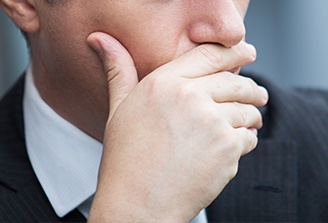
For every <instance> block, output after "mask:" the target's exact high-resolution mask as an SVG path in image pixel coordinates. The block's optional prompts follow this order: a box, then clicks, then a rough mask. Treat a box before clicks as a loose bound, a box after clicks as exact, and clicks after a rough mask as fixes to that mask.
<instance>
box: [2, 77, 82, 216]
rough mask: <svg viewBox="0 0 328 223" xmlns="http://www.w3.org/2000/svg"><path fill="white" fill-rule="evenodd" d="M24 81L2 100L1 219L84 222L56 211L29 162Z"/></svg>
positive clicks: (75, 212) (76, 214)
mask: <svg viewBox="0 0 328 223" xmlns="http://www.w3.org/2000/svg"><path fill="white" fill-rule="evenodd" d="M23 86H24V80H23V78H21V79H20V80H19V82H18V84H17V85H16V86H15V88H14V89H13V90H12V91H11V92H9V94H7V96H6V97H5V98H4V99H3V100H2V101H1V103H0V222H84V221H85V218H84V217H83V216H82V215H81V214H80V213H79V212H78V211H73V212H72V213H70V214H69V215H67V216H66V217H65V218H63V219H60V218H58V217H57V216H56V214H55V213H54V211H53V209H52V207H51V205H50V203H49V202H48V199H47V198H46V196H45V194H44V192H43V190H42V188H41V186H40V184H39V182H38V180H37V179H36V176H35V175H34V172H33V170H32V167H31V165H30V163H29V160H28V157H27V153H26V149H25V139H24V128H23V120H22V117H23V116H22V95H23Z"/></svg>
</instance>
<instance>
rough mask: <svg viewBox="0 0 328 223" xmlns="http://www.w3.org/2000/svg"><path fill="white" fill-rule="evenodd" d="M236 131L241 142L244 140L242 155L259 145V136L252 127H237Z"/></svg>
mask: <svg viewBox="0 0 328 223" xmlns="http://www.w3.org/2000/svg"><path fill="white" fill-rule="evenodd" d="M235 133H236V135H237V137H238V138H239V140H240V142H242V145H241V147H240V148H241V149H242V150H241V156H243V155H246V154H247V153H249V152H251V151H252V150H253V149H254V148H255V147H256V146H257V143H258V138H257V135H256V134H254V131H253V130H252V129H247V128H237V129H235Z"/></svg>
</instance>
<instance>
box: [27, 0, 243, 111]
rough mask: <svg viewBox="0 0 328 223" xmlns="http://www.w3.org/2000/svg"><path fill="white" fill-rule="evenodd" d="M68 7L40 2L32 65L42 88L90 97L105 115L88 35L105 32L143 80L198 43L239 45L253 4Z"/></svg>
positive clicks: (119, 1) (199, 0)
mask: <svg viewBox="0 0 328 223" xmlns="http://www.w3.org/2000/svg"><path fill="white" fill-rule="evenodd" d="M65 2H66V3H64V4H63V5H58V6H49V5H47V4H46V3H44V1H39V2H37V5H36V6H37V7H36V8H37V10H38V16H39V18H40V31H39V32H38V33H35V34H32V35H31V36H30V37H31V38H30V39H31V47H32V60H34V62H35V63H36V64H38V65H37V66H35V67H39V68H38V69H35V70H36V72H38V71H39V72H40V73H46V74H48V77H47V78H46V79H44V78H43V80H42V84H44V83H45V81H49V80H50V81H49V82H50V83H51V85H52V86H56V85H57V87H55V88H57V91H58V89H59V88H62V89H63V90H62V92H64V91H67V92H66V93H63V95H64V94H65V95H67V97H70V96H71V97H72V98H74V97H75V98H76V97H81V98H83V99H84V101H88V97H89V98H91V97H92V98H93V99H92V103H93V104H94V105H93V107H95V109H96V110H98V111H101V110H103V111H105V110H106V109H108V108H107V107H108V106H107V105H108V104H107V103H105V102H107V95H106V94H107V85H106V81H105V78H104V74H103V71H102V65H101V63H100V60H99V58H98V56H97V55H96V54H95V53H94V52H93V50H91V48H90V47H89V46H88V45H87V43H86V39H87V37H88V35H90V34H91V33H92V32H95V31H102V32H105V33H108V34H110V35H111V36H113V37H114V38H116V39H117V40H119V41H120V42H121V43H122V45H123V46H125V48H126V49H127V50H128V51H129V52H130V54H131V56H132V58H133V60H134V62H135V65H136V67H137V71H138V75H139V79H141V78H143V77H144V76H145V75H147V74H148V73H150V72H151V71H153V70H154V69H156V68H157V67H159V66H161V65H163V64H165V63H166V62H168V61H170V60H172V59H174V58H176V57H178V56H179V55H181V54H183V53H185V52H187V51H189V50H191V49H192V48H194V47H196V46H197V45H199V44H202V43H209V42H211V43H218V44H221V45H224V46H226V47H230V46H233V45H236V44H237V43H239V42H240V41H241V40H242V39H243V38H244V35H245V29H244V25H243V17H244V15H245V13H246V10H247V6H248V3H249V0H87V1H84V0H68V1H65ZM36 76H38V75H36ZM40 86H41V84H39V87H40ZM47 90H48V89H47ZM41 91H42V89H41ZM72 100H73V99H72ZM86 106H87V105H85V107H86ZM82 107H83V106H82ZM89 107H90V106H89ZM101 107H106V109H105V108H101ZM106 111H107V110H106Z"/></svg>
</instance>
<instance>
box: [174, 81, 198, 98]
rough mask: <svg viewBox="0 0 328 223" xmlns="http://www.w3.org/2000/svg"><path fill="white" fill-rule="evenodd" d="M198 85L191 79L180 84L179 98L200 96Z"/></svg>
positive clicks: (178, 89) (178, 88)
mask: <svg viewBox="0 0 328 223" xmlns="http://www.w3.org/2000/svg"><path fill="white" fill-rule="evenodd" d="M196 89H197V88H196V86H195V84H194V83H192V82H191V81H184V82H181V83H180V84H178V87H177V99H178V100H184V101H189V100H193V99H195V98H197V97H198V93H197V92H198V91H197V90H196Z"/></svg>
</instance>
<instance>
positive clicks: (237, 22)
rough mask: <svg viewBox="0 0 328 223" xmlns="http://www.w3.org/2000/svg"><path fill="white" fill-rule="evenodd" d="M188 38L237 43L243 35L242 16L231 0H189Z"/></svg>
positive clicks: (226, 44) (199, 42) (204, 41)
mask: <svg viewBox="0 0 328 223" xmlns="http://www.w3.org/2000/svg"><path fill="white" fill-rule="evenodd" d="M189 7H190V9H191V10H190V13H189V18H191V20H190V23H189V27H188V36H189V39H190V40H191V41H193V42H195V43H198V44H201V43H219V44H221V45H223V46H225V47H231V46H234V45H237V44H238V43H239V42H240V41H241V40H243V38H244V37H245V26H244V22H243V18H242V16H241V15H240V14H239V12H238V10H237V9H236V7H235V4H234V2H233V0H200V1H189Z"/></svg>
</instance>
